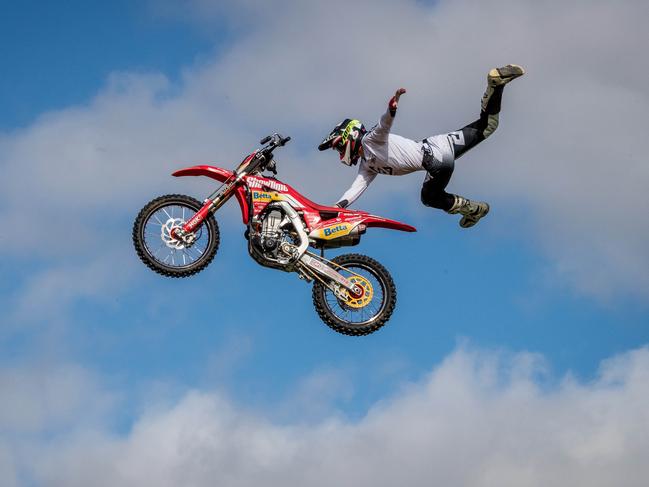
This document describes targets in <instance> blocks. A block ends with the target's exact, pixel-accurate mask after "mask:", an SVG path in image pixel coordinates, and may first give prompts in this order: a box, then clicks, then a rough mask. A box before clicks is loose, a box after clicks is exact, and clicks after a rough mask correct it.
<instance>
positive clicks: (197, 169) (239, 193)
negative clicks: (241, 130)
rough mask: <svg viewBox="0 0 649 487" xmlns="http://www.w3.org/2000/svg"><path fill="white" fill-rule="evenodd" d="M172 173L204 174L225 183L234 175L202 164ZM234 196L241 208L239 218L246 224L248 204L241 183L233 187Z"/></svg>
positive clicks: (175, 174)
mask: <svg viewBox="0 0 649 487" xmlns="http://www.w3.org/2000/svg"><path fill="white" fill-rule="evenodd" d="M172 175H173V176H176V177H184V176H205V177H208V178H212V179H215V180H217V181H219V182H221V183H225V182H226V181H227V180H229V179H230V178H231V177H232V176H234V173H233V172H232V171H228V170H227V169H222V168H220V167H215V166H205V165H202V166H192V167H186V168H184V169H179V170H178V171H176V172H174V173H172ZM234 196H235V197H236V198H237V202H238V203H239V207H240V208H241V219H242V220H243V223H244V225H247V224H248V219H249V206H248V198H247V196H246V191H245V189H244V187H243V185H239V186H238V187H237V188H235V190H234Z"/></svg>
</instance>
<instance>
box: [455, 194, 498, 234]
mask: <svg viewBox="0 0 649 487" xmlns="http://www.w3.org/2000/svg"><path fill="white" fill-rule="evenodd" d="M453 196H454V197H455V203H453V206H452V207H451V209H450V210H448V213H451V214H456V213H459V214H460V215H462V219H461V220H460V226H461V227H462V228H470V227H472V226H473V225H475V224H476V223H478V221H479V220H480V218H482V217H483V216H485V215H486V214H487V213H489V205H488V204H487V203H485V202H483V201H471V200H470V199H467V198H463V197H462V196H457V195H453Z"/></svg>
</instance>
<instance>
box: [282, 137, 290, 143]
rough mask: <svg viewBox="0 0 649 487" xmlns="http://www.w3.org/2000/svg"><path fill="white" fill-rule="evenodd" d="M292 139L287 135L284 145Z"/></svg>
mask: <svg viewBox="0 0 649 487" xmlns="http://www.w3.org/2000/svg"><path fill="white" fill-rule="evenodd" d="M290 140H291V138H290V137H286V138H285V139H283V140H282V145H284V144H286V143H287V142H289V141H290Z"/></svg>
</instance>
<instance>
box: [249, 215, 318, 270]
mask: <svg viewBox="0 0 649 487" xmlns="http://www.w3.org/2000/svg"><path fill="white" fill-rule="evenodd" d="M305 242H306V233H305V232H304V227H303V225H302V222H301V220H300V219H299V216H298V215H297V212H296V211H295V210H294V209H293V208H291V207H290V206H289V205H288V204H287V203H285V202H282V203H271V204H269V205H268V206H267V207H266V208H265V209H264V211H262V212H261V213H260V214H259V215H258V216H255V217H253V219H252V221H251V224H250V226H249V245H248V247H249V251H250V255H251V256H252V257H253V258H254V259H255V260H256V261H257V262H258V263H259V264H261V265H263V266H266V267H272V268H274V269H282V270H286V271H290V270H292V269H291V264H293V263H294V262H295V261H296V260H297V259H298V258H299V257H300V256H301V254H302V253H303V252H304V250H306V245H304V246H302V245H301V244H302V243H305ZM307 244H308V243H307Z"/></svg>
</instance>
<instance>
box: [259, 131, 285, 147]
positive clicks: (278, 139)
mask: <svg viewBox="0 0 649 487" xmlns="http://www.w3.org/2000/svg"><path fill="white" fill-rule="evenodd" d="M290 140H291V138H290V137H282V136H281V135H280V134H277V133H275V134H273V135H268V136H266V137H264V138H263V139H261V140H260V141H259V143H260V144H261V145H265V144H268V143H269V142H270V144H269V147H270V146H272V148H273V149H274V148H275V147H282V146H284V145H286V143H287V142H288V141H290Z"/></svg>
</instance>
